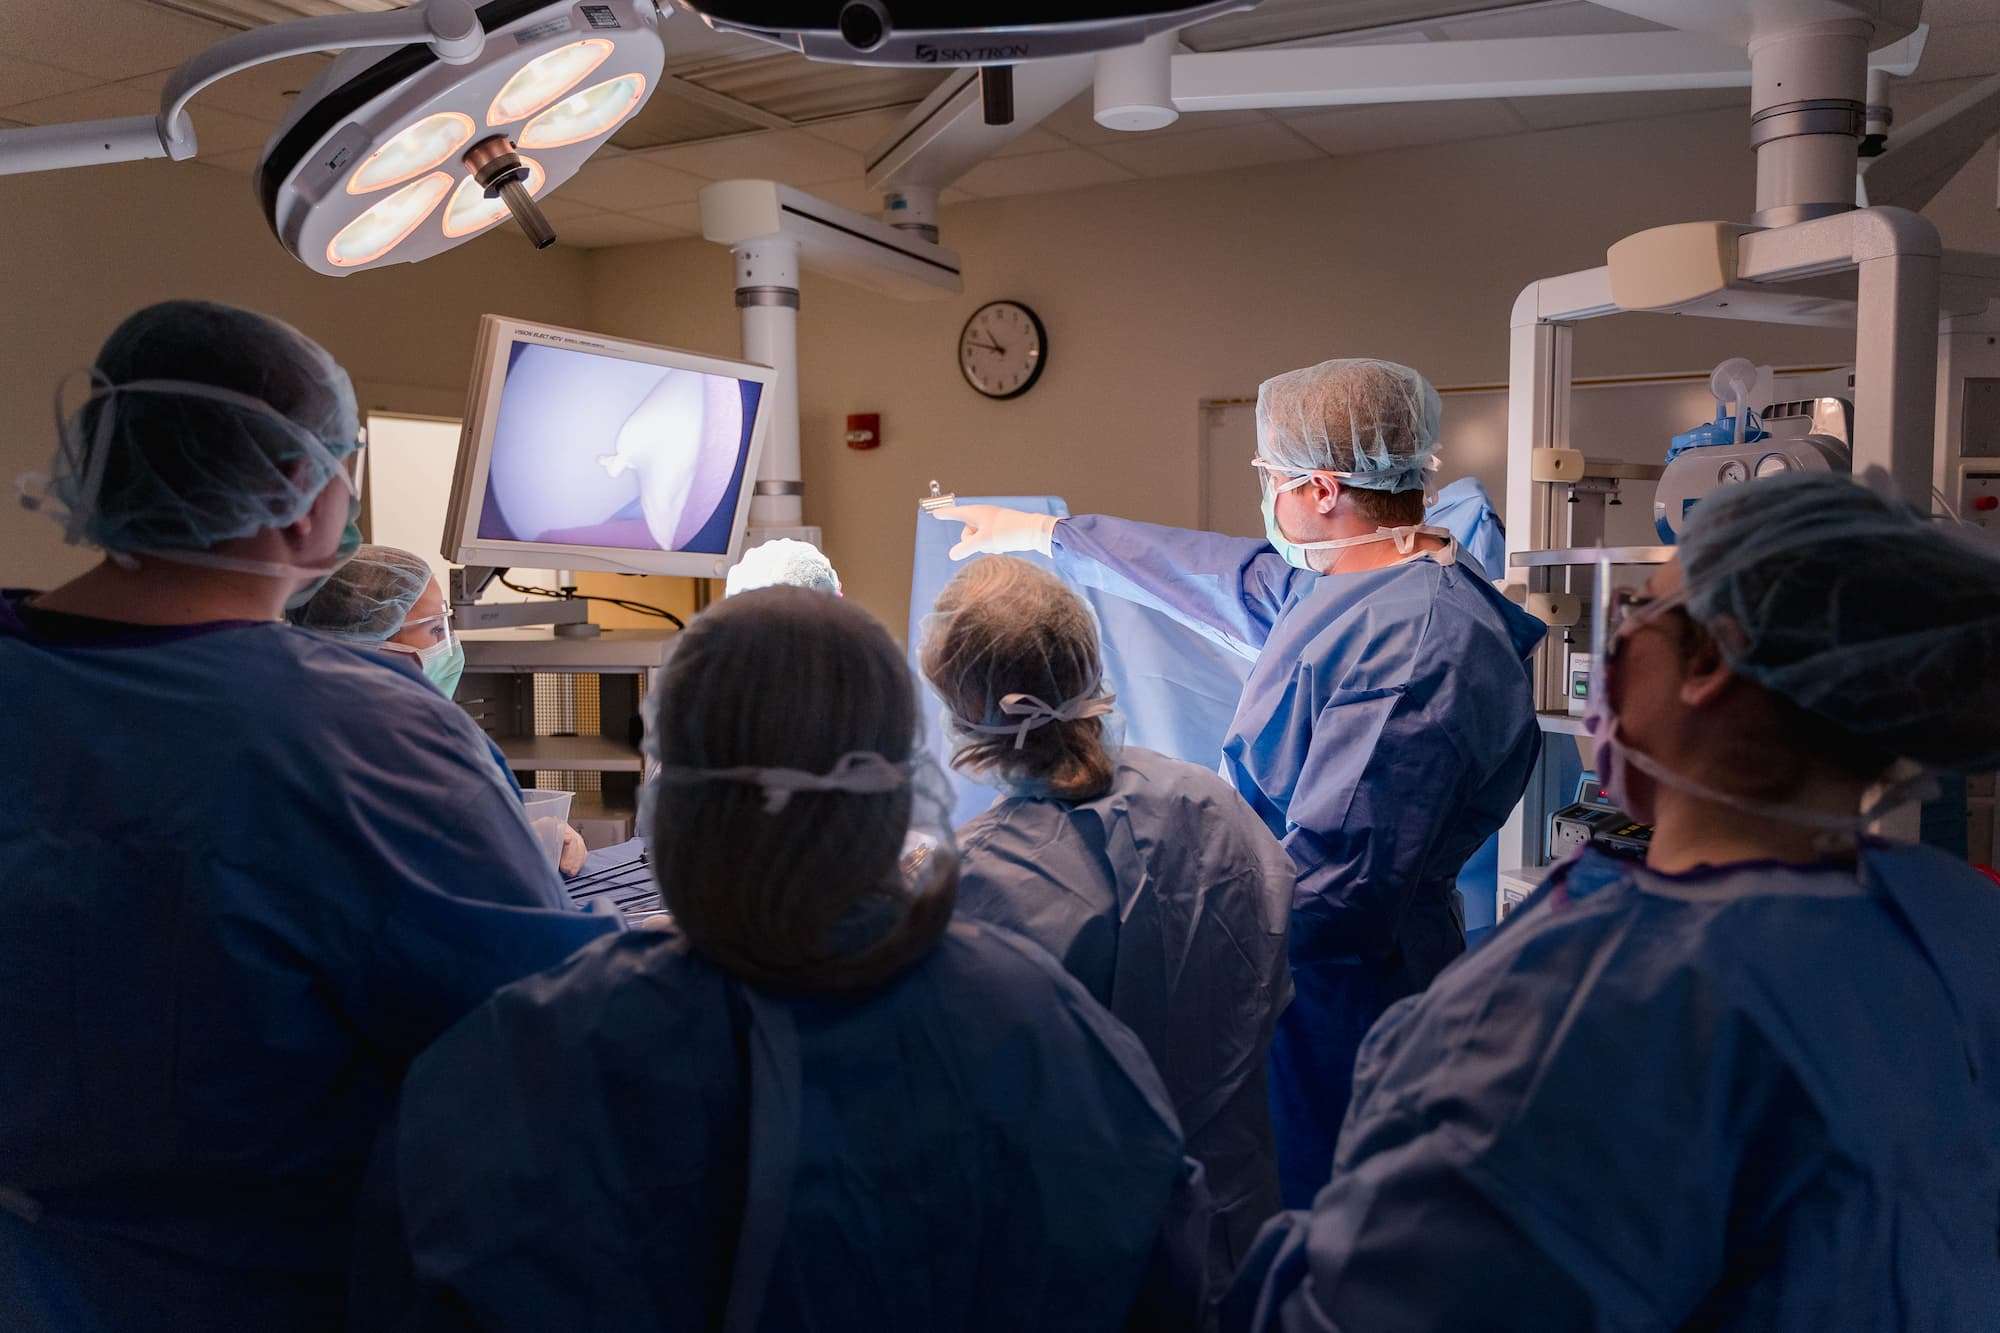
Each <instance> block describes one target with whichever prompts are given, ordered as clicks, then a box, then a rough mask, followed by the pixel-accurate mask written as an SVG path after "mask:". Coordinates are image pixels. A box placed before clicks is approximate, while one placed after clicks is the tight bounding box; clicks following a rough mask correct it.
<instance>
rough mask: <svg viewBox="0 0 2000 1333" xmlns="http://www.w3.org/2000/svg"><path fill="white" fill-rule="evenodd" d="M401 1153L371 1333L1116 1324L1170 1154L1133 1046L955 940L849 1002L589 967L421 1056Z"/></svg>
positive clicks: (675, 957)
mask: <svg viewBox="0 0 2000 1333" xmlns="http://www.w3.org/2000/svg"><path fill="white" fill-rule="evenodd" d="M385 1153H390V1154H393V1166H392V1167H391V1168H390V1169H389V1170H388V1171H387V1173H386V1174H388V1175H389V1176H390V1177H391V1178H392V1186H391V1188H390V1189H389V1190H388V1191H387V1193H388V1195H389V1197H393V1198H395V1199H396V1200H398V1201H399V1203H400V1212H401V1224H400V1234H401V1236H402V1237H403V1238H404V1239H405V1241H406V1244H407V1251H406V1254H405V1255H404V1256H403V1258H404V1260H405V1261H406V1264H407V1267H406V1268H405V1269H404V1270H403V1271H402V1272H400V1273H398V1272H397V1271H395V1267H394V1265H393V1264H390V1263H388V1262H387V1261H386V1260H384V1261H381V1266H380V1267H379V1268H372V1267H369V1266H364V1267H363V1268H362V1270H361V1271H360V1272H359V1273H358V1274H357V1288H358V1289H359V1290H361V1291H363V1292H365V1293H366V1294H365V1295H364V1296H358V1297H357V1304H356V1311H357V1314H358V1315H360V1316H363V1318H362V1320H361V1321H360V1322H358V1323H357V1325H356V1327H357V1329H359V1328H377V1327H389V1326H391V1321H392V1320H403V1321H404V1322H403V1323H402V1324H400V1325H396V1326H400V1327H405V1328H419V1329H465V1328H482V1329H496V1330H497V1329H506V1330H509V1331H510V1333H537V1331H538V1330H550V1331H551V1333H555V1331H560V1333H570V1331H571V1330H577V1329H591V1330H598V1331H600V1333H617V1331H619V1330H633V1331H634V1333H637V1331H638V1330H655V1329H709V1328H724V1327H727V1328H730V1329H732V1330H737V1331H739V1333H749V1330H752V1329H770V1330H781V1329H783V1330H793V1329H818V1330H849V1329H851V1330H857V1333H858V1331H859V1330H873V1329H926V1330H939V1331H940V1333H954V1331H963V1333H970V1331H971V1330H986V1329H990V1330H994V1333H1002V1331H1003V1330H1004V1331H1005V1333H1016V1331H1017V1330H1024V1329H1036V1330H1044V1329H1053V1330H1072V1329H1073V1330H1113V1329H1117V1328H1118V1327H1119V1326H1120V1324H1121V1322H1122V1321H1123V1319H1124V1317H1125V1314H1126V1311H1127V1308H1128V1307H1129V1306H1130V1305H1131V1303H1132V1301H1133V1298H1134V1294H1135V1292H1136V1291H1137V1290H1138V1288H1139V1284H1140V1280H1141V1276H1142V1273H1143V1272H1144V1271H1145V1270H1146V1267H1147V1264H1148V1261H1149V1256H1150V1255H1151V1253H1152V1247H1153V1245H1154V1242H1155V1239H1156V1235H1157V1232H1158V1230H1159V1228H1160V1226H1161V1223H1162V1218H1163V1215H1164V1211H1165V1209H1166V1207H1167V1202H1168V1199H1169V1194H1170V1190H1171V1189H1172V1187H1173V1182H1174V1181H1175V1179H1176V1177H1177V1175H1178V1173H1179V1172H1180V1170H1181V1163H1182V1157H1181V1148H1180V1134H1179V1131H1178V1129H1177V1128H1176V1126H1175V1124H1174V1117H1173V1111H1172V1109H1171V1108H1170V1106H1169V1105H1168V1103H1167V1100H1166V1094H1165V1092H1164V1090H1163V1089H1162V1088H1161V1086H1160V1082H1159V1078H1158V1076H1157V1075H1156V1074H1155V1073H1154V1072H1153V1069H1152V1066H1151V1065H1150V1064H1149V1063H1148V1062H1147V1059H1146V1054H1145V1052H1144V1050H1143V1049H1141V1048H1140V1046H1139V1043H1138V1041H1137V1040H1136V1039H1135V1038H1134V1037H1133V1036H1132V1034H1131V1033H1130V1032H1128V1031H1126V1030H1125V1029H1124V1028H1123V1027H1121V1026H1120V1025H1119V1024H1118V1023H1117V1022H1116V1021H1115V1020H1113V1019H1112V1018H1111V1017H1110V1015H1108V1014H1107V1013H1105V1012H1104V1010H1103V1009H1102V1008H1101V1007H1100V1006H1099V1005H1098V1004H1097V1003H1096V1002H1095V1001H1094V1000H1092V999H1091V998H1090V996H1089V995H1087V994H1086V993H1085V992H1084V990H1083V988H1082V987H1081V986H1080V985H1078V984H1077V983H1076V982H1075V981H1074V980H1072V979H1071V978H1070V977H1068V976H1067V975H1065V974H1064V973H1063V971H1062V969H1061V968H1060V967H1059V966H1057V964H1056V963H1055V961H1054V960H1053V959H1051V958H1050V957H1049V956H1048V955H1047V954H1046V953H1044V952H1043V951H1042V950H1040V949H1038V948H1037V947H1035V946H1034V945H1033V944H1030V943H1029V942H1027V941H1026V940H1022V939H1020V938H1018V937H1016V936H1014V935H1011V934H1009V933H1008V932H1006V931H1002V930H995V929H993V928H991V927H988V926H984V925H979V924H976V923H969V922H954V923H953V924H952V925H951V926H950V927H949V928H948V929H947V930H946V932H945V934H944V936H943V937H942V938H941V939H940V940H939V942H938V944H937V945H936V947H935V948H934V949H932V951H931V952H930V953H929V954H927V955H926V956H925V957H923V958H922V959H920V960H919V961H918V962H917V963H915V964H914V965H913V966H912V967H911V968H909V969H908V970H907V971H906V972H904V973H902V974H901V975H900V976H898V977H897V978H895V979H894V980H892V981H891V982H889V983H888V984H886V985H884V986H882V987H879V988H877V989H876V990H873V991H871V992H869V993H867V994H865V995H861V996H854V997H840V998H827V997H812V996H802V995H791V996H784V995H779V994H775V993H772V992H768V991H760V990H758V989H756V988H753V987H750V986H746V985H744V984H742V983H740V982H738V981H735V980H734V979H732V978H731V977H729V976H728V975H727V974H725V973H724V972H722V971H721V970H720V969H718V968H716V967H715V966H713V965H711V964H710V963H708V962H707V961H706V960H705V959H703V958H702V957H701V956H700V955H699V954H698V953H696V952H694V951H693V950H691V949H690V948H688V947H687V946H686V944H685V942H684V940H683V939H682V937H680V936H679V935H678V934H676V933H674V932H673V931H672V929H671V928H667V929H651V928H648V929H640V930H634V931H631V932H629V933H627V934H625V935H622V936H619V937H618V938H617V939H614V940H607V941H603V942H600V943H598V944H595V945H592V946H591V947H590V948H588V949H586V950H584V951H583V952H581V953H579V954H578V955H577V956H576V957H575V958H574V959H572V960H571V961H570V962H568V963H567V964H565V965H563V966H562V967H560V968H558V969H556V970H554V971H551V972H547V973H544V974H542V975H540V976H536V977H531V978H529V979H527V980H525V981H522V982H519V983H517V984H515V985H513V986H509V987H508V988H506V989H505V990H503V991H501V992H500V993H499V994H498V995H496V996H495V997H494V998H493V999H492V1000H491V1001H489V1002H488V1003H487V1004H486V1005H484V1006H483V1007H481V1008H480V1009H478V1010H476V1011H475V1012H474V1013H473V1014H472V1015H471V1016H470V1017H468V1018H467V1019H466V1020H465V1021H464V1022H462V1023H460V1024H459V1025H458V1026H457V1027H456V1028H454V1029H453V1030H452V1031H451V1032H449V1033H447V1034H446V1035H445V1037H444V1038H443V1039H442V1040H441V1041H439V1042H438V1044H437V1045H436V1046H435V1047H433V1048H432V1049H431V1050H430V1051H429V1052H428V1053H427V1054H426V1055H424V1057H423V1058H422V1059H420V1060H419V1061H418V1062H417V1064H416V1067H415V1068H414V1069H413V1070H412V1071H411V1074H410V1079H409V1083H408V1085H407V1087H406V1089H405V1091H404V1097H403V1108H402V1113H401V1117H400V1120H399V1122H398V1125H397V1129H396V1132H395V1138H394V1140H393V1142H388V1143H385ZM370 1303H373V1304H374V1305H375V1306H376V1307H377V1309H375V1310H373V1311H371V1310H370V1309H369V1305H370Z"/></svg>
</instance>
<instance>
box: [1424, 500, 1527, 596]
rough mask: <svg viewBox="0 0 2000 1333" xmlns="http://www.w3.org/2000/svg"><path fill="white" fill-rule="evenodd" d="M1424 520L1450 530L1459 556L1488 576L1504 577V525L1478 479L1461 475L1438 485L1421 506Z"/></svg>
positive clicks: (1505, 561)
mask: <svg viewBox="0 0 2000 1333" xmlns="http://www.w3.org/2000/svg"><path fill="white" fill-rule="evenodd" d="M1424 522H1426V523H1429V524H1431V525H1433V526H1435V527H1440V528H1443V529H1444V530H1445V531H1447V532H1449V533H1450V534H1451V535H1452V538H1453V540H1455V541H1456V542H1457V543H1458V551H1459V556H1460V558H1462V559H1469V560H1471V561H1472V563H1474V564H1475V565H1478V566H1479V570H1480V572H1481V573H1482V574H1484V575H1486V577H1487V578H1489V579H1504V578H1506V577H1507V526H1506V524H1504V523H1502V522H1501V521H1500V514H1499V511H1497V510H1495V509H1494V508H1493V500H1492V497H1490V496H1488V495H1487V494H1486V488H1485V487H1484V486H1482V485H1480V482H1479V478H1477V477H1460V478H1459V479H1458V480H1457V481H1454V482H1452V483H1450V484H1449V485H1447V486H1443V487H1440V488H1439V489H1438V493H1437V497H1436V498H1435V499H1433V500H1432V501H1431V502H1430V503H1429V504H1428V505H1426V506H1424Z"/></svg>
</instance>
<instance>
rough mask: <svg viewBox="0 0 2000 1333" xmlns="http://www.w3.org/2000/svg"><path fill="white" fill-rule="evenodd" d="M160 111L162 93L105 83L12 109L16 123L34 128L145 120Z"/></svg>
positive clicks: (134, 84)
mask: <svg viewBox="0 0 2000 1333" xmlns="http://www.w3.org/2000/svg"><path fill="white" fill-rule="evenodd" d="M159 109H160V94H159V93H158V91H156V90H154V89H150V88H145V87H142V86H140V85H139V84H137V83H102V84H98V85H97V86H95V87H92V88H81V89H78V90H77V91H76V92H73V93H60V94H58V95H57V96H54V97H43V98H38V99H37V100H35V101H33V102H24V103H22V104H21V105H20V106H15V107H9V108H8V112H9V114H10V115H12V116H13V117H14V119H16V120H25V121H27V122H28V123H29V124H31V125H59V124H62V123H64V122H66V121H73V120H100V119H108V118H110V117H112V116H143V115H145V114H146V113H147V112H149V111H150V112H157V111H158V110H159Z"/></svg>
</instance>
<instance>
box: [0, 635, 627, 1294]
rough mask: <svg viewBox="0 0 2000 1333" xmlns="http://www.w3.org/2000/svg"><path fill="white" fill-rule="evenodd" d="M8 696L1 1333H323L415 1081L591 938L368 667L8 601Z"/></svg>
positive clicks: (463, 720) (388, 668) (523, 828)
mask: <svg viewBox="0 0 2000 1333" xmlns="http://www.w3.org/2000/svg"><path fill="white" fill-rule="evenodd" d="M0 680H4V681H5V682H6V688H7V696H8V698H7V707H6V708H5V709H0V1311H4V1312H6V1313H0V1325H4V1326H7V1327H15V1326H16V1325H14V1324H12V1323H10V1322H9V1319H8V1317H7V1315H8V1314H12V1313H18V1314H19V1315H20V1316H21V1318H22V1319H23V1321H24V1322H25V1324H26V1326H27V1327H29V1328H61V1329H64V1330H74V1331H76V1333H98V1331H99V1330H117V1331H118V1333H133V1331H136V1330H147V1329H162V1330H165V1329H195V1328H202V1329H209V1328H215V1329H220V1328H231V1329H235V1328H272V1329H276V1328H284V1329H288V1330H291V1329H311V1328H324V1327H337V1326H338V1325H339V1323H340V1319H341V1303H340V1298H341V1292H342V1290H343V1289H344V1286H345V1278H344V1268H345V1264H346V1255H347V1251H348V1248H349V1244H350V1230H351V1226H350V1215H351V1208H352V1203H353V1198H354V1191H355V1186H356V1182H357V1180H358V1178H359V1177H360V1174H361V1171H362V1168H363V1166H364V1164H365V1163H366V1161H367V1158H368V1153H369V1149H370V1146H371V1145H372V1143H373V1141H374V1138H375V1135H376V1132H377V1130H378V1129H379V1127H380V1125H381V1123H382V1121H383V1119H384V1117H385V1115H386V1113H387V1110H388V1106H389V1103H390V1101H391V1099H392V1097H393V1095H394V1091H395V1088H396V1085H397V1083H398V1081H399V1080H400V1079H401V1077H402V1074H403V1070H404V1068H405V1067H406V1065H407V1063H408V1062H409V1061H410V1060H411V1059H412V1058H413V1057H414V1056H415V1055H416V1054H417V1052H418V1051H420V1050H422V1049H423V1048H424V1047H425V1046H426V1045H428V1044H429V1043H430V1041H431V1040H432V1038H434V1037H435V1036H436V1035H437V1034H438V1033H440V1032H442V1031H443V1030H444V1029H445V1028H446V1027H448V1026H449V1025H450V1024H451V1023H453V1022H454V1021H456V1020H457V1019H458V1018H459V1017H460V1016H462V1015H463V1014H464V1013H465V1012H466V1011H468V1010H469V1009H471V1008H472V1006H473V1005H475V1004H477V1003H478V1002H479V1001H480V1000H481V999H483V998H484V997H485V996H486V995H488V994H490V993H491V992H492V991H493V989H494V988H496V987H498V986H499V985H501V984H503V983H505V982H507V981H510V980H512V979H514V978H516V977H519V976H522V975H524V974H526V973H528V972H532V971H535V970H538V969H540V968H542V967H546V966H549V965H550V964H552V963H554V962H556V961H558V960H560V959H561V958H563V957H564V956H566V955H567V954H568V953H569V952H570V951H571V950H573V949H575V948H576V947H577V946H579V945H581V944H583V943H584V942H585V941H587V940H590V939H593V938H595V937H597V936H598V935H600V934H602V933H604V932H605V931H606V930H608V929H611V928H613V923H612V922H610V921H607V920H606V919H604V918H600V917H586V916H582V915H580V914H577V913H574V912H569V911H566V910H557V909H560V908H562V907H563V906H564V899H563V897H562V890H561V888H560V886H559V884H558V883H557V881H556V878H555V876H554V873H553V872H552V871H551V869H550V868H549V865H548V862H547V859H546V857H545V855H544V854H543V853H542V852H541V850H540V847H539V844H538V843H537V841H536V839H535V835H534V833H533V831H532V830H531V829H530V828H529V827H528V824H527V821H526V820H525V819H524V818H523V817H522V814H521V808H520V799H519V796H518V794H517V792H516V789H515V788H514V786H513V783H512V780H511V779H510V778H509V777H508V775H507V774H506V772H505V771H504V770H503V769H502V768H501V767H500V766H499V764H498V762H497V760H496V758H495V755H494V752H493V750H492V748H491V745H490V743H489V742H488V741H487V740H486V738H485V737H484V736H482V735H481V734H480V732H479V730H478V728H477V727H476V726H474V725H473V723H472V721H471V719H470V718H468V717H467V716H466V715H465V713H464V711H463V710H461V709H459V708H458V707H456V706H455V705H453V704H452V703H450V701H448V700H446V699H444V698H443V697H442V696H440V695H439V694H438V692H437V691H436V690H434V689H432V688H431V687H430V686H429V685H428V684H427V683H426V682H424V681H423V680H422V679H421V678H419V677H418V676H417V675H416V673H415V672H414V671H411V670H406V669H402V668H399V667H397V666H395V665H392V664H391V662H390V659H389V658H388V657H387V656H386V655H384V654H380V653H369V652H363V651H361V650H357V649H354V648H349V647H346V646H343V645H339V644H332V643H327V642H324V641H322V640H319V639H316V638H314V637H313V636H312V635H310V634H308V633H306V632H304V631H302V630H297V629H293V628H291V627H289V626H285V625H278V624H233V625H225V626H221V627H200V626H195V627H176V628H172V629H162V630H147V629H143V628H139V627H134V628H133V630H132V632H131V633H130V634H128V635H124V636H120V637H111V638H106V639H102V640H99V641H95V642H93V643H92V644H91V645H90V646H87V647H79V646H62V645H60V644H57V643H52V642H46V641H43V640H39V639H36V638H34V637H31V636H30V635H29V634H28V632H27V629H26V627H25V626H24V625H23V624H22V623H21V621H20V620H19V619H18V618H17V617H16V616H14V615H13V614H12V611H11V607H10V606H9V604H8V603H6V602H5V601H4V600H0Z"/></svg>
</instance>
